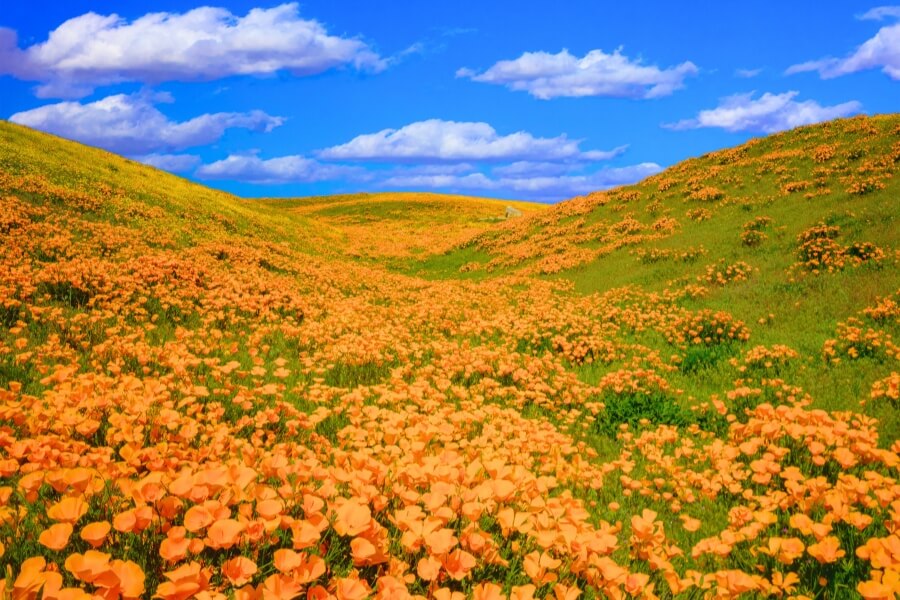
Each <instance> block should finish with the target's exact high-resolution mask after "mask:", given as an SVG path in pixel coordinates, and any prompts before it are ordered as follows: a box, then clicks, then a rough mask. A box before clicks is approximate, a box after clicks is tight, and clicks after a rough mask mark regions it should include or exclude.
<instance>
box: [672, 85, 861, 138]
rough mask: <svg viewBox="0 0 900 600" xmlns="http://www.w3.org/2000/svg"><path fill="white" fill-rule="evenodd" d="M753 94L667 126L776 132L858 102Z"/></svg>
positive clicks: (851, 109)
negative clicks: (833, 102) (822, 101)
mask: <svg viewBox="0 0 900 600" xmlns="http://www.w3.org/2000/svg"><path fill="white" fill-rule="evenodd" d="M753 95H754V93H753V92H751V93H749V94H736V95H734V96H729V97H727V98H723V99H722V100H721V102H720V103H719V106H717V107H716V108H713V109H708V110H701V111H700V113H699V114H698V115H697V117H696V118H693V119H685V120H683V121H678V122H677V123H672V124H668V125H665V127H667V128H669V129H677V130H681V129H698V128H701V127H717V128H719V129H724V130H726V131H731V132H735V131H756V132H762V133H774V132H776V131H783V130H785V129H791V128H793V127H798V126H800V125H809V124H810V123H818V122H820V121H827V120H829V119H836V118H838V117H846V116H848V115H851V114H854V113H858V112H860V111H861V110H862V105H861V104H860V103H859V102H856V101H852V102H844V103H843V104H837V105H835V106H822V105H820V104H819V103H818V102H816V101H814V100H806V101H803V102H798V101H796V100H794V98H795V97H796V96H797V92H793V91H792V92H785V93H783V94H770V93H765V94H763V95H762V96H761V97H759V98H757V99H754V98H753Z"/></svg>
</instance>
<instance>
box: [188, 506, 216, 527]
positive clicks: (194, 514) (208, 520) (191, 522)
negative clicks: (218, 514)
mask: <svg viewBox="0 0 900 600" xmlns="http://www.w3.org/2000/svg"><path fill="white" fill-rule="evenodd" d="M215 520H216V518H215V516H213V514H212V513H211V512H210V511H209V509H208V508H206V507H205V506H203V505H202V504H198V505H196V506H192V507H190V508H189V509H188V510H187V512H186V513H184V528H185V529H187V530H188V531H190V532H191V533H196V532H198V531H200V530H201V529H205V528H206V527H208V526H209V525H211V524H212V523H213V522H214V521H215Z"/></svg>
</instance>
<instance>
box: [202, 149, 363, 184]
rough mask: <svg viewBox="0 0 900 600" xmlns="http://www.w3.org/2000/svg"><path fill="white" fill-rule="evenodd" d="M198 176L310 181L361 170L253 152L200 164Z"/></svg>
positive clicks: (272, 181)
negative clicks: (256, 154)
mask: <svg viewBox="0 0 900 600" xmlns="http://www.w3.org/2000/svg"><path fill="white" fill-rule="evenodd" d="M196 175H197V177H200V178H202V179H230V180H234V181H242V182H246V183H262V184H277V183H311V182H314V181H327V180H333V179H341V178H345V177H347V178H353V177H357V178H360V179H364V178H365V177H364V172H363V170H362V169H358V168H354V167H346V166H342V165H328V164H323V163H320V162H318V161H316V160H313V159H310V158H306V157H303V156H297V155H293V156H280V157H277V158H270V159H261V158H259V157H258V156H255V155H231V156H229V157H228V158H226V159H223V160H220V161H216V162H214V163H211V164H208V165H203V166H202V167H200V168H199V169H197V171H196Z"/></svg>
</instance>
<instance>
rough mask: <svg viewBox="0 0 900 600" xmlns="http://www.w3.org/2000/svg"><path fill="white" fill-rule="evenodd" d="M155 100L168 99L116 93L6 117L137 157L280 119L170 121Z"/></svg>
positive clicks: (227, 115)
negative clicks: (85, 101) (235, 129)
mask: <svg viewBox="0 0 900 600" xmlns="http://www.w3.org/2000/svg"><path fill="white" fill-rule="evenodd" d="M159 102H171V96H169V95H168V94H155V95H151V94H145V93H142V94H132V95H125V94H117V95H115V96H107V97H106V98H103V99H101V100H97V101H96V102H90V103H88V104H81V103H79V102H59V103H57V104H48V105H45V106H41V107H38V108H33V109H31V110H26V111H23V112H18V113H16V114H14V115H12V116H11V117H10V118H9V120H10V121H12V122H14V123H19V124H20V125H27V126H28V127H32V128H34V129H40V130H41V131H46V132H49V133H53V134H56V135H59V136H62V137H65V138H69V139H73V140H77V141H79V142H83V143H85V144H90V145H92V146H99V147H101V148H105V149H107V150H110V151H112V152H117V153H119V154H138V155H141V154H149V153H155V152H160V151H163V152H166V151H172V150H182V149H184V148H190V147H192V146H202V145H204V144H209V143H212V142H215V141H216V140H218V139H219V138H221V137H222V135H224V133H225V131H226V130H227V129H231V128H241V129H250V130H252V131H265V132H268V131H271V130H272V129H274V128H275V127H278V126H279V125H281V124H282V123H283V122H284V120H283V119H282V118H281V117H273V116H270V115H268V114H266V113H264V112H262V111H259V110H255V111H251V112H246V113H232V112H223V113H211V114H204V115H200V116H199V117H195V118H193V119H190V120H188V121H182V122H175V121H171V120H169V118H168V117H166V116H165V115H164V114H162V113H161V112H160V111H159V110H158V109H157V108H156V106H155V104H156V103H159Z"/></svg>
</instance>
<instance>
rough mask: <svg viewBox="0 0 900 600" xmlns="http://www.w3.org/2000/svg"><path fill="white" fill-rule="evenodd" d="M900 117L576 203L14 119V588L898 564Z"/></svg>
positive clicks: (3, 437)
mask: <svg viewBox="0 0 900 600" xmlns="http://www.w3.org/2000/svg"><path fill="white" fill-rule="evenodd" d="M898 169H900V116H896V115H887V116H877V117H857V118H852V119H845V120H838V121H832V122H828V123H824V124H821V125H814V126H809V127H804V128H800V129H796V130H793V131H789V132H785V133H781V134H778V135H774V136H770V137H766V138H761V139H758V140H754V141H752V142H750V143H748V144H745V145H743V146H740V147H737V148H733V149H729V150H724V151H720V152H716V153H712V154H709V155H705V156H702V157H698V158H695V159H692V160H689V161H686V162H684V163H681V164H678V165H676V166H674V167H672V168H670V169H668V170H666V171H664V172H662V173H660V174H658V175H655V176H653V177H651V178H649V179H647V180H645V181H643V182H641V183H639V184H637V185H634V186H627V187H622V188H616V189H613V190H609V191H605V192H597V193H593V194H590V195H587V196H584V197H579V198H575V199H572V200H570V201H567V202H564V203H561V204H559V205H556V206H554V207H549V208H546V207H539V206H533V205H528V204H525V203H521V204H515V206H516V207H518V208H519V209H521V210H522V211H523V212H524V213H525V214H524V216H522V217H518V218H512V219H509V220H506V221H503V222H500V221H501V220H500V219H499V217H501V216H502V215H503V211H504V207H505V205H506V204H507V203H503V202H494V201H486V200H481V199H472V198H464V197H455V196H440V195H436V194H424V195H417V194H395V195H391V194H375V195H357V196H349V197H334V198H320V199H312V200H309V199H307V200H267V201H252V200H243V199H240V198H237V197H234V196H231V195H229V194H226V193H223V192H218V191H214V190H211V189H208V188H204V187H201V186H198V185H196V184H193V183H189V182H187V181H186V180H183V179H179V178H177V177H174V176H171V175H168V174H165V173H163V172H161V171H157V170H155V169H153V168H150V167H147V166H144V165H140V164H138V163H135V162H132V161H128V160H126V159H123V158H120V157H118V156H115V155H112V154H109V153H106V152H103V151H100V150H96V149H93V148H89V147H86V146H81V145H79V144H76V143H72V142H67V141H63V140H61V139H58V138H54V137H52V136H49V135H46V134H41V133H37V132H35V131H32V130H29V129H27V128H24V127H20V126H17V125H12V124H9V123H6V122H0V565H2V567H3V568H2V571H0V596H2V597H3V598H6V597H9V598H13V599H16V600H18V599H29V600H30V599H36V598H46V599H60V600H62V599H66V600H75V599H78V598H90V597H99V598H104V599H107V600H112V599H116V598H151V597H153V598H161V599H163V600H182V599H187V598H194V597H196V598H226V597H229V598H232V597H233V598H239V599H251V598H283V599H289V598H304V599H306V598H309V599H317V600H318V599H326V598H337V599H339V600H361V599H363V598H382V599H394V598H397V599H403V598H435V599H438V600H461V599H463V598H474V599H478V600H496V599H500V598H508V599H510V600H526V599H529V598H551V599H555V600H575V599H576V598H579V599H582V598H583V599H587V598H609V599H614V600H618V599H625V598H672V597H684V598H737V597H748V598H763V597H772V598H797V599H799V598H855V597H863V598H866V599H869V600H889V599H892V598H896V597H897V596H898V595H900V441H898V438H900V340H898V335H900V269H898V260H900V177H897V176H896V175H897V172H898Z"/></svg>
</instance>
